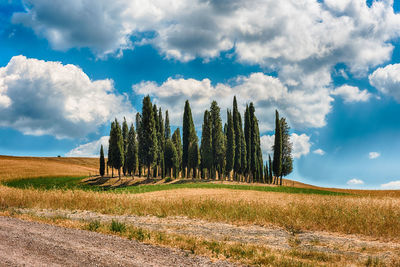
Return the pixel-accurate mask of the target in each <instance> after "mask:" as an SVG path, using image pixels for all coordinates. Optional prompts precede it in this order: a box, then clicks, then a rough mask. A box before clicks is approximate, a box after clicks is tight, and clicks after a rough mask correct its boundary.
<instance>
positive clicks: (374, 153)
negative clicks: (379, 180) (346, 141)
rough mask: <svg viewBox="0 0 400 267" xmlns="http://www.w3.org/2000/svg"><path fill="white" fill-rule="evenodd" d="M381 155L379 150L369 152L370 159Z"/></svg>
mask: <svg viewBox="0 0 400 267" xmlns="http://www.w3.org/2000/svg"><path fill="white" fill-rule="evenodd" d="M380 156H381V153H378V152H369V154H368V157H369V158H370V159H376V158H379V157H380Z"/></svg>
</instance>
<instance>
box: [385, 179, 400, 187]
mask: <svg viewBox="0 0 400 267" xmlns="http://www.w3.org/2000/svg"><path fill="white" fill-rule="evenodd" d="M381 187H382V188H384V189H400V180H397V181H391V182H389V183H386V184H381Z"/></svg>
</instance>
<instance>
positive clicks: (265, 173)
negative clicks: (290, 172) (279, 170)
mask: <svg viewBox="0 0 400 267" xmlns="http://www.w3.org/2000/svg"><path fill="white" fill-rule="evenodd" d="M264 180H265V183H267V184H269V174H268V160H266V161H265V166H264Z"/></svg>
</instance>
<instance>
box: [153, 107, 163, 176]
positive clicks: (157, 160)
mask: <svg viewBox="0 0 400 267" xmlns="http://www.w3.org/2000/svg"><path fill="white" fill-rule="evenodd" d="M153 116H154V125H155V130H156V138H157V152H156V155H155V158H154V166H153V177H157V176H158V166H160V152H161V143H160V122H159V120H158V119H159V116H158V109H157V105H156V104H154V105H153Z"/></svg>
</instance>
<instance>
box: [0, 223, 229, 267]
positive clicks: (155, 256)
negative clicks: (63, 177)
mask: <svg viewBox="0 0 400 267" xmlns="http://www.w3.org/2000/svg"><path fill="white" fill-rule="evenodd" d="M0 265H1V266H231V264H230V263H228V262H221V261H219V262H211V261H210V260H209V259H207V258H205V257H198V256H193V255H190V254H189V255H188V253H186V252H184V251H179V250H173V249H168V248H162V247H157V246H152V245H146V244H143V243H139V242H136V241H130V240H127V239H123V238H119V237H115V236H110V235H103V234H99V233H95V232H89V231H83V230H76V229H68V228H63V227H57V226H53V225H48V224H41V223H36V222H29V221H23V220H19V219H16V218H10V217H3V216H0Z"/></svg>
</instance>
